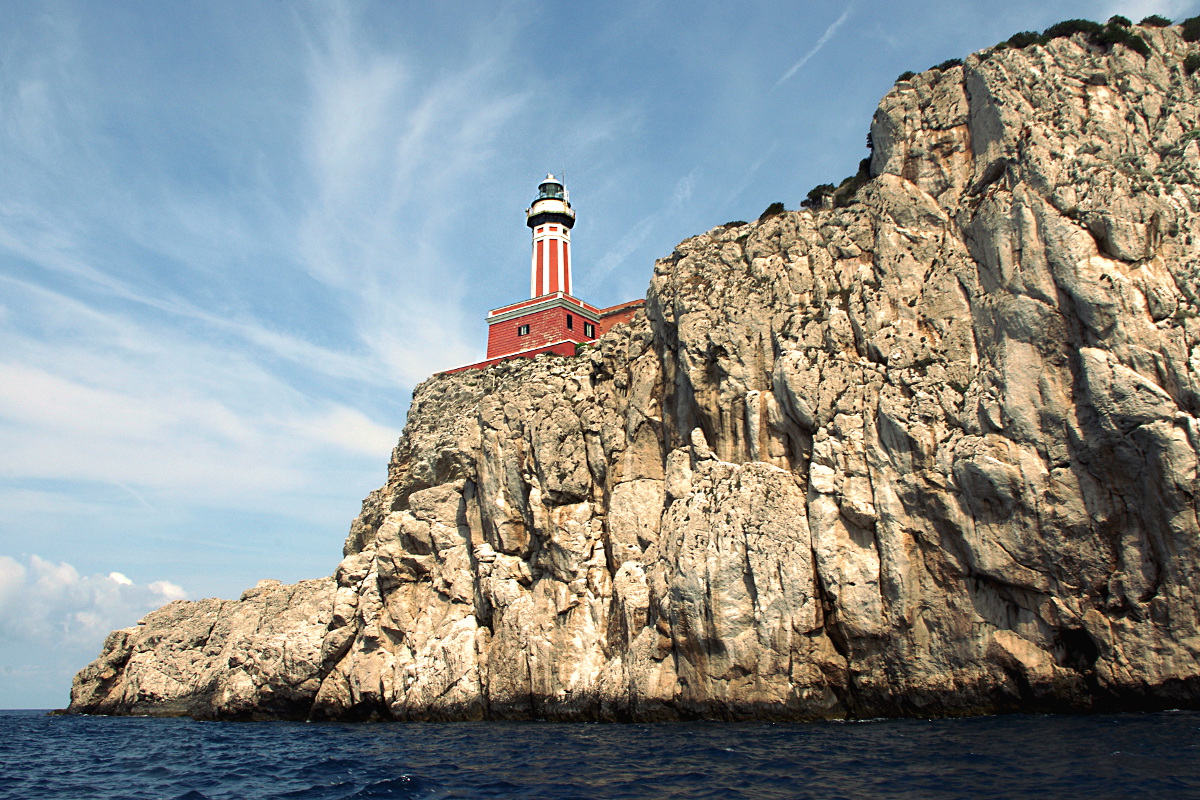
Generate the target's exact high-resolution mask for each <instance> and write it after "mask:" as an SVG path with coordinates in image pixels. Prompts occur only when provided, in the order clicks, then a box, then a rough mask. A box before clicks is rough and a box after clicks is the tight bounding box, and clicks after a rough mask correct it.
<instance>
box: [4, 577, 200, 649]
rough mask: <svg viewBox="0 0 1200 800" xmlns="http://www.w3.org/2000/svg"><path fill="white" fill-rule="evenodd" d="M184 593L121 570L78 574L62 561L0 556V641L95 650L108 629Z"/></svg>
mask: <svg viewBox="0 0 1200 800" xmlns="http://www.w3.org/2000/svg"><path fill="white" fill-rule="evenodd" d="M186 596H187V593H186V592H185V591H184V590H183V589H182V588H181V587H179V586H176V585H175V584H173V583H170V582H168V581H154V582H152V583H149V584H147V585H138V584H136V583H134V582H133V581H132V580H130V579H129V578H127V577H126V576H125V575H123V574H122V573H120V572H111V573H109V574H108V575H87V576H85V575H80V574H79V571H78V570H77V569H75V567H74V566H72V565H71V564H68V563H66V562H58V563H55V562H52V561H48V560H46V559H43V558H40V557H39V556H37V555H30V556H28V557H27V558H26V559H25V560H24V562H22V561H18V560H17V559H15V558H13V557H11V556H3V555H0V637H2V638H3V639H4V641H5V645H6V647H7V646H13V647H14V652H19V651H20V649H21V648H22V646H33V647H37V646H46V647H51V648H60V649H66V650H80V649H90V650H94V651H95V652H93V653H92V654H91V655H92V657H94V656H95V655H96V654H97V653H98V652H99V647H100V643H101V642H102V641H103V639H104V637H105V636H107V635H108V633H109V632H110V631H113V630H117V629H119V628H126V627H129V626H130V625H132V624H134V623H135V622H137V620H138V619H140V618H141V617H143V616H144V615H145V614H146V613H148V612H150V611H153V610H154V609H156V608H158V607H159V606H162V605H164V604H165V603H169V602H171V601H172V600H181V599H183V598H185V597H186Z"/></svg>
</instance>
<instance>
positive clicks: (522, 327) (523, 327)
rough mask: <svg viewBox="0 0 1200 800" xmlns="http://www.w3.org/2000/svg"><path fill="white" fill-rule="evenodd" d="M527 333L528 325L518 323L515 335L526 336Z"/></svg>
mask: <svg viewBox="0 0 1200 800" xmlns="http://www.w3.org/2000/svg"><path fill="white" fill-rule="evenodd" d="M528 335H529V326H528V325H518V326H517V336H528Z"/></svg>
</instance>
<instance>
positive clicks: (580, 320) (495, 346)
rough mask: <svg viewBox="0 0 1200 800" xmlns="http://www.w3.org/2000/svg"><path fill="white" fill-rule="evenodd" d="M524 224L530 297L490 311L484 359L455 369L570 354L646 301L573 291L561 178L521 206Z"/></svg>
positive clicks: (567, 206) (570, 214) (569, 217)
mask: <svg viewBox="0 0 1200 800" xmlns="http://www.w3.org/2000/svg"><path fill="white" fill-rule="evenodd" d="M525 224H526V225H528V226H529V229H530V231H532V233H533V256H532V260H531V264H530V273H529V295H530V299H528V300H522V301H520V302H518V303H512V304H510V305H506V306H501V307H500V308H496V309H493V310H492V311H489V312H488V317H487V322H488V344H487V360H486V361H481V362H480V363H478V364H471V365H469V366H467V367H459V369H471V368H474V367H486V366H490V365H492V364H495V363H496V362H498V361H504V360H506V359H509V358H522V357H525V358H528V357H532V356H536V355H540V354H542V353H556V354H557V355H561V356H573V355H575V349H576V345H579V344H585V343H587V342H592V341H595V340H596V339H597V338H598V337H599V336H602V335H603V334H604V333H605V332H607V331H608V330H609V329H610V328H611V327H612V326H614V325H616V324H617V323H618V322H625V321H627V320H629V319H631V318H632V317H633V315H634V313H635V312H636V311H637V309H638V308H640V307H641V306H642V305H643V303H644V301H642V300H633V301H630V302H628V303H621V304H619V305H615V306H612V307H610V308H597V307H596V306H593V305H591V304H590V303H585V302H584V301H583V300H580V299H579V298H578V297H575V296H574V295H573V294H571V289H572V285H573V282H572V280H571V266H572V259H571V228H573V227H574V226H575V209H573V208H571V200H570V195H569V194H568V192H567V190H566V189H565V188H564V187H563V184H562V182H561V181H560V180H558V179H557V178H555V177H554V176H553V175H547V176H546V179H545V180H544V181H542V182H541V184H540V185H539V186H538V193H537V197H536V198H534V201H533V204H532V205H531V206H530V207H529V208H527V209H526V210H525ZM451 371H452V372H455V371H457V370H451Z"/></svg>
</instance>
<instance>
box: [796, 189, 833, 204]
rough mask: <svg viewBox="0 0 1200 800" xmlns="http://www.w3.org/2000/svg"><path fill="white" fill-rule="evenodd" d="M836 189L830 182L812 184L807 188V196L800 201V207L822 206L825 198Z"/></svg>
mask: <svg viewBox="0 0 1200 800" xmlns="http://www.w3.org/2000/svg"><path fill="white" fill-rule="evenodd" d="M835 189H837V187H836V186H834V185H833V184H832V183H822V184H821V185H819V186H814V187H813V188H811V189H809V190H808V197H805V198H804V199H803V200H801V201H800V207H801V208H823V207H824V206H825V198H827V197H829V195H831V194H833V192H834V190H835Z"/></svg>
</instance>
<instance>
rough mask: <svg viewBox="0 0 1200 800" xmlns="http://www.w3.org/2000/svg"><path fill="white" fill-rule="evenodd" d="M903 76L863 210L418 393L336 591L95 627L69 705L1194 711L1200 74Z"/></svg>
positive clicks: (606, 715)
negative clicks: (579, 336)
mask: <svg viewBox="0 0 1200 800" xmlns="http://www.w3.org/2000/svg"><path fill="white" fill-rule="evenodd" d="M1139 32H1140V33H1141V34H1142V36H1143V37H1144V38H1145V39H1146V41H1147V42H1148V44H1149V46H1150V54H1149V56H1148V57H1143V56H1142V55H1140V54H1138V53H1136V52H1133V51H1131V50H1129V49H1127V48H1125V47H1123V46H1120V45H1116V46H1113V47H1112V48H1111V49H1102V48H1098V47H1095V46H1092V45H1089V44H1088V43H1087V41H1086V40H1084V39H1083V37H1080V36H1076V37H1074V38H1066V39H1058V40H1055V41H1052V42H1050V43H1049V44H1048V45H1046V46H1031V47H1028V48H1026V49H1023V50H1019V49H1007V50H1002V51H995V52H990V53H981V54H977V55H974V56H971V57H970V58H968V59H967V60H966V62H965V64H963V65H962V66H954V67H950V68H947V69H943V70H935V71H930V72H927V73H924V74H921V75H918V76H915V77H913V78H912V79H911V80H907V81H900V82H898V83H897V84H896V86H895V88H894V89H893V90H892V91H891V92H889V93H888V95H887V96H886V97H885V98H884V99H883V101H882V103H881V104H880V106H879V110H878V111H877V112H876V115H875V118H874V121H873V123H872V126H871V132H872V137H873V142H874V151H873V155H872V159H871V170H870V171H871V176H872V179H871V180H870V181H869V182H868V183H867V184H866V185H865V186H864V187H863V188H862V189H861V190H859V192H858V194H857V198H856V201H855V202H854V203H852V204H850V205H848V206H847V207H844V208H837V209H820V210H814V211H808V210H805V211H801V212H787V213H783V214H780V215H777V216H772V217H769V218H767V219H764V220H760V221H759V222H757V223H753V224H748V225H734V226H726V227H721V228H716V229H714V230H711V231H709V232H708V233H705V234H702V235H700V236H696V237H694V238H692V239H689V240H687V241H685V242H683V243H682V244H680V245H679V246H678V248H676V250H675V252H674V253H672V254H671V255H670V256H669V257H668V258H665V259H663V260H661V261H659V262H658V264H657V265H656V266H655V270H654V277H653V280H652V282H651V285H650V289H649V292H648V295H647V304H646V308H645V311H644V312H643V313H640V314H639V316H638V317H637V318H636V319H635V320H634V321H633V323H632V324H630V325H627V326H619V327H618V328H617V329H615V330H614V331H613V332H611V333H609V334H608V335H606V336H605V337H604V338H603V339H602V340H601V341H600V342H599V344H598V346H596V347H595V348H590V349H589V350H587V351H586V352H585V353H583V354H582V355H580V356H577V357H575V358H565V359H560V358H539V359H537V360H535V361H513V362H509V363H506V364H501V365H499V366H496V367H492V368H490V369H487V370H478V371H473V372H467V373H461V374H455V375H443V376H435V377H433V378H431V379H430V380H428V381H426V382H425V383H424V384H422V385H421V386H420V387H418V389H417V391H416V393H415V397H414V400H413V404H412V408H411V411H410V414H409V419H408V424H407V427H406V428H405V431H404V435H403V437H402V439H401V440H400V443H399V445H398V446H397V447H396V449H395V451H394V453H393V456H392V461H391V464H390V467H389V471H388V479H387V483H386V485H384V486H383V488H381V489H379V490H378V491H376V492H374V493H372V494H371V495H370V496H369V497H368V498H367V499H366V501H365V502H364V503H363V511H362V514H361V516H360V517H359V518H358V519H357V520H356V521H355V522H354V524H353V526H352V528H351V531H350V535H349V537H348V539H347V541H346V545H345V551H344V552H345V558H344V559H343V560H342V562H341V564H340V565H339V566H338V568H337V571H336V574H335V575H334V576H333V577H332V578H329V579H324V580H316V581H308V582H305V583H301V584H298V585H296V586H282V585H279V584H277V583H275V582H263V583H260V584H259V586H258V587H256V588H255V589H253V590H251V591H249V592H247V593H246V595H244V596H243V597H242V599H241V600H240V601H216V600H207V601H201V602H194V603H193V602H178V603H173V604H171V605H169V606H166V607H164V608H163V609H161V610H159V611H156V612H154V613H152V614H150V615H149V616H147V617H146V618H145V619H144V620H143V621H142V622H141V623H140V624H139V625H138V626H137V627H136V628H131V629H129V630H124V631H118V632H116V633H114V634H112V635H111V636H110V637H109V639H108V641H107V643H106V644H105V648H104V652H103V654H102V655H101V657H100V658H99V659H98V660H97V661H96V662H95V663H93V664H92V665H91V666H89V667H87V668H86V669H85V670H83V671H82V672H81V673H80V674H79V676H78V677H77V678H76V680H75V685H74V688H73V690H72V702H71V710H73V711H79V712H104V713H149V714H164V713H170V714H192V715H196V716H203V717H258V716H290V717H301V718H315V719H323V718H334V719H361V718H383V719H461V718H518V717H521V718H525V717H541V718H549V719H642V720H649V719H670V718H680V717H709V718H724V719H732V718H751V717H752V718H758V719H763V718H768V719H807V718H823V717H846V716H877V715H913V714H916V715H943V714H970V713H982V712H993V711H1003V710H1013V709H1024V710H1066V709H1098V708H1152V707H1169V706H1193V707H1194V706H1196V705H1197V704H1198V702H1200V677H1198V676H1200V666H1198V663H1197V657H1198V656H1200V597H1198V595H1197V587H1198V586H1200V583H1198V577H1200V574H1198V569H1200V566H1198V564H1200V561H1198V558H1197V556H1198V555H1200V523H1198V520H1197V511H1198V500H1197V494H1196V493H1197V489H1198V488H1200V487H1198V483H1197V452H1198V448H1200V423H1198V419H1200V347H1198V345H1200V150H1198V147H1200V143H1198V141H1197V140H1198V138H1200V103H1198V102H1197V93H1198V91H1200V74H1197V75H1195V76H1190V75H1188V74H1187V72H1186V71H1185V70H1184V68H1183V66H1182V65H1183V61H1184V58H1185V56H1186V55H1187V54H1188V53H1189V52H1194V51H1195V49H1196V46H1195V45H1189V44H1188V43H1187V42H1185V41H1183V40H1182V38H1181V37H1180V35H1179V30H1178V29H1177V28H1165V29H1154V28H1148V29H1143V30H1141V31H1139Z"/></svg>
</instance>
